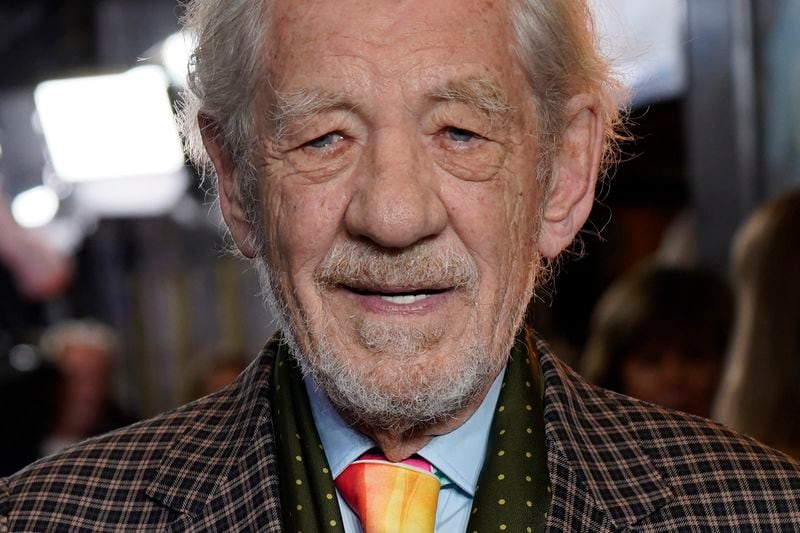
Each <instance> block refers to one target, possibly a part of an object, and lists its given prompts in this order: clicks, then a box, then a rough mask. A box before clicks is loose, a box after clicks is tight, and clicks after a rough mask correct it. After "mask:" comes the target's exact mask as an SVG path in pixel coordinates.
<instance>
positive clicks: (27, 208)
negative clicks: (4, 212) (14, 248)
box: [11, 185, 59, 228]
mask: <svg viewBox="0 0 800 533" xmlns="http://www.w3.org/2000/svg"><path fill="white" fill-rule="evenodd" d="M58 205H59V201H58V196H57V195H56V193H55V192H53V189H51V188H50V187H46V186H44V185H40V186H38V187H34V188H33V189H28V190H27V191H24V192H21V193H19V194H18V195H17V196H15V197H14V200H13V202H11V214H12V215H13V216H14V220H16V221H17V224H19V225H20V226H22V227H25V228H38V227H41V226H44V225H46V224H48V223H49V222H50V221H52V220H53V218H55V216H56V213H57V212H58Z"/></svg>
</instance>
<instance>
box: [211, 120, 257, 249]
mask: <svg viewBox="0 0 800 533" xmlns="http://www.w3.org/2000/svg"><path fill="white" fill-rule="evenodd" d="M197 122H198V124H199V125H200V133H201V135H202V136H203V145H204V146H205V148H206V152H207V153H208V156H209V157H210V158H211V162H212V163H213V164H214V170H216V171H217V189H218V193H219V207H220V210H221V211H222V218H223V219H225V224H226V225H227V226H228V230H229V231H230V232H231V237H233V241H234V242H235V243H236V247H237V248H238V249H239V251H240V252H241V253H242V255H244V256H245V257H248V258H250V259H252V258H253V257H255V256H256V250H255V249H254V248H253V243H252V240H251V239H250V232H251V231H252V228H251V227H250V222H249V221H248V220H247V215H246V210H245V209H244V206H243V205H242V200H241V197H240V194H239V186H238V184H237V181H236V174H237V171H236V166H235V165H234V163H233V156H232V155H231V154H230V152H228V150H227V149H225V148H224V147H223V146H222V144H221V143H220V140H219V139H220V138H219V128H218V126H217V123H216V121H214V120H213V119H212V118H211V117H209V116H208V115H203V114H199V115H197Z"/></svg>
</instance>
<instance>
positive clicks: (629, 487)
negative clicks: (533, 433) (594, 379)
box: [536, 337, 673, 529]
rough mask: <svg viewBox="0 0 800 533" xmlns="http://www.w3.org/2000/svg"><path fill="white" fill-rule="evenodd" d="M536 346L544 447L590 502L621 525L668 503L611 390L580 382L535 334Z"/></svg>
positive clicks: (658, 477)
mask: <svg viewBox="0 0 800 533" xmlns="http://www.w3.org/2000/svg"><path fill="white" fill-rule="evenodd" d="M536 350H537V352H538V355H539V363H540V366H541V368H542V373H543V376H544V380H545V399H544V418H545V431H546V434H547V442H548V448H551V450H550V451H551V452H555V453H556V454H557V455H560V456H561V457H564V458H566V460H567V462H568V464H569V465H570V467H571V469H572V470H573V471H574V472H575V473H576V475H577V476H578V479H579V481H581V482H582V483H583V484H584V485H585V487H586V490H587V492H588V493H589V494H590V495H591V496H592V499H593V500H594V502H595V505H596V506H597V507H599V508H600V510H601V511H603V512H604V513H606V514H607V515H608V516H609V518H610V519H611V521H612V522H613V524H614V525H615V526H616V527H617V528H619V529H625V528H626V527H628V526H631V525H633V524H635V523H637V522H639V521H640V520H642V519H644V518H645V517H646V516H648V515H650V514H651V513H653V512H655V511H656V510H657V509H659V508H661V507H663V506H664V505H666V504H667V503H669V502H670V501H672V499H673V494H672V490H671V488H670V487H669V485H668V484H667V482H666V481H665V480H664V479H663V477H662V476H661V474H660V473H659V472H658V470H657V469H656V467H655V466H654V464H653V460H652V458H651V457H650V456H649V455H648V453H647V450H646V449H645V448H644V445H643V444H642V439H641V438H640V437H639V436H637V434H636V431H635V428H634V425H633V424H632V422H631V420H630V418H629V417H628V416H627V415H626V414H625V412H624V410H622V409H614V406H615V402H614V401H613V400H612V399H611V395H612V394H613V393H610V392H608V391H605V390H602V389H598V388H597V387H594V386H592V385H590V384H588V383H586V382H585V381H584V380H583V378H581V377H580V376H578V375H577V374H576V373H575V372H574V371H572V370H571V369H570V368H569V367H567V366H566V365H565V364H564V363H562V362H561V361H559V360H558V359H557V358H556V357H555V356H554V355H553V354H552V353H551V351H550V349H549V347H548V346H547V344H546V343H545V342H544V341H543V340H542V339H540V338H538V337H537V338H536ZM552 448H555V449H552ZM548 455H549V454H548ZM551 472H552V470H551ZM553 484H554V485H555V484H556V483H553Z"/></svg>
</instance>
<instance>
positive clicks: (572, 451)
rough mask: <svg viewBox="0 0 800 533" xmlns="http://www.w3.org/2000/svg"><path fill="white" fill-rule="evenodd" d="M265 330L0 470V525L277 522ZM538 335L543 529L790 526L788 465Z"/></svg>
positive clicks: (136, 527)
mask: <svg viewBox="0 0 800 533" xmlns="http://www.w3.org/2000/svg"><path fill="white" fill-rule="evenodd" d="M277 342H279V341H278V340H277V339H275V340H273V341H272V342H271V343H270V344H268V345H267V347H266V348H265V349H264V351H263V352H262V354H261V356H260V357H259V358H258V359H257V360H256V361H255V362H254V363H253V364H252V365H251V366H250V367H249V368H248V369H247V370H246V371H245V372H244V373H243V374H242V375H241V376H240V377H239V379H238V380H237V381H236V382H235V383H234V384H233V385H231V386H230V387H228V388H227V389H224V390H223V391H220V392H219V393H216V394H214V395H211V396H208V397H205V398H202V399H200V400H198V401H196V402H193V403H190V404H188V405H186V406H183V407H181V408H178V409H176V410H174V411H171V412H168V413H165V414H163V415H161V416H159V417H156V418H154V419H151V420H148V421H145V422H141V423H139V424H135V425H133V426H129V427H127V428H123V429H121V430H118V431H116V432H113V433H109V434H107V435H103V436H100V437H97V438H94V439H90V440H88V441H85V442H83V443H81V444H78V445H77V446H75V447H72V448H70V449H68V450H66V451H64V452H62V453H60V454H57V455H55V456H51V457H47V458H44V459H42V460H40V461H38V462H36V463H34V464H33V465H31V466H29V467H27V468H26V469H23V470H22V471H20V472H18V473H17V474H15V475H13V476H11V477H10V478H6V479H4V480H0V532H7V531H14V532H16V531H26V532H27V531H32V532H48V531H108V532H111V531H114V532H120V531H176V532H177V531H198V532H199V531H220V532H222V531H224V532H238V531H269V532H271V531H280V530H281V528H280V518H279V517H280V512H279V505H280V502H279V501H278V486H277V483H278V482H277V478H276V474H275V472H276V471H277V468H276V462H277V461H279V460H281V459H280V458H277V457H276V456H275V451H274V450H275V443H274V438H273V432H272V423H271V419H270V408H269V401H268V397H269V390H268V388H269V376H270V373H271V370H272V362H273V359H274V351H275V348H276V346H277ZM536 349H537V351H538V357H539V363H540V365H541V368H542V373H543V376H544V380H545V399H544V417H545V432H546V441H547V460H548V469H549V473H550V480H551V485H552V490H553V493H552V500H551V504H550V509H549V512H548V518H547V529H548V531H552V532H561V531H586V532H592V533H594V532H611V531H646V532H681V531H686V532H716V531H719V532H722V531H725V532H727V531H763V532H772V531H786V532H793V531H800V465H798V464H797V463H794V462H792V461H791V460H790V459H789V458H787V457H786V456H784V455H781V454H780V453H778V452H776V451H774V450H771V449H769V448H766V447H764V446H762V445H761V444H758V443H757V442H755V441H754V440H752V439H749V438H746V437H743V436H741V435H738V434H736V433H734V432H733V431H731V430H729V429H726V428H724V427H722V426H719V425H716V424H714V423H711V422H709V421H707V420H703V419H700V418H696V417H693V416H690V415H687V414H682V413H676V412H673V411H668V410H665V409H661V408H658V407H655V406H652V405H649V404H645V403H643V402H639V401H637V400H633V399H631V398H627V397H624V396H620V395H617V394H614V393H611V392H608V391H605V390H603V389H599V388H597V387H594V386H592V385H589V384H588V383H586V382H585V381H583V380H582V379H581V378H580V377H579V376H577V375H576V374H575V373H574V372H572V370H570V369H569V368H568V367H567V366H565V365H564V364H563V363H562V362H560V361H559V360H558V359H557V358H556V357H554V356H553V355H552V354H551V353H550V351H549V349H548V347H547V346H546V344H545V343H544V342H543V341H541V340H537V348H536ZM3 438H8V437H7V436H4V437H3ZM331 531H335V529H334V528H332V529H331Z"/></svg>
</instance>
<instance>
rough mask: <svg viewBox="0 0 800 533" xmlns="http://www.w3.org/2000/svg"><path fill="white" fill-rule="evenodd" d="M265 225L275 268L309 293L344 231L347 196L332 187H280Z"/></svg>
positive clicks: (272, 197) (272, 195)
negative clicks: (325, 259)
mask: <svg viewBox="0 0 800 533" xmlns="http://www.w3.org/2000/svg"><path fill="white" fill-rule="evenodd" d="M268 197H269V202H268V205H267V206H266V216H265V219H264V220H265V224H266V226H267V232H268V234H269V236H270V239H271V243H272V246H270V247H269V249H271V250H272V254H273V255H272V257H271V264H272V265H273V266H274V267H276V269H277V270H278V271H279V273H280V274H281V275H283V276H288V277H289V278H290V280H291V281H290V283H291V285H292V286H294V288H295V289H298V288H299V289H302V290H305V288H306V287H305V286H299V285H301V284H302V285H307V284H308V283H310V282H311V281H312V279H313V273H314V270H315V269H316V267H317V265H318V264H319V263H320V261H321V260H322V258H324V257H325V255H326V254H327V253H328V251H329V250H330V248H331V246H332V244H333V242H334V241H335V239H336V237H337V235H338V234H339V233H340V232H341V230H342V221H343V219H344V210H345V207H346V205H347V195H346V194H344V193H342V192H341V191H340V190H336V189H334V187H332V186H330V184H316V185H286V186H281V185H280V184H278V185H276V186H275V187H274V190H272V191H270V194H269V196H268Z"/></svg>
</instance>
